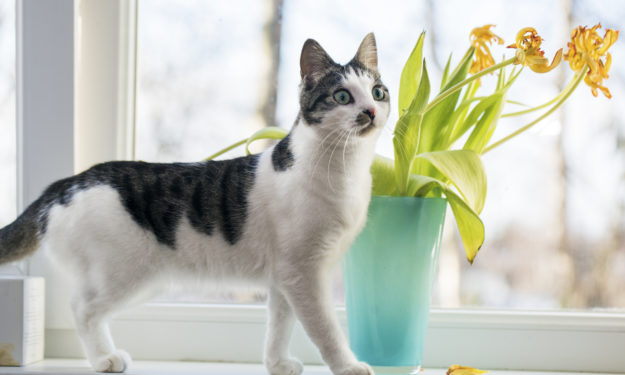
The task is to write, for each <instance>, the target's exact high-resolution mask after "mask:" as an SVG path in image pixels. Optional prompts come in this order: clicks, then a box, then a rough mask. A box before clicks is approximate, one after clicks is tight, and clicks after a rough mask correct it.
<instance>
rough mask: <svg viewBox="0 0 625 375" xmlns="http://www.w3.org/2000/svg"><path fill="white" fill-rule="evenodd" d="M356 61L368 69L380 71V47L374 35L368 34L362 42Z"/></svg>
mask: <svg viewBox="0 0 625 375" xmlns="http://www.w3.org/2000/svg"><path fill="white" fill-rule="evenodd" d="M354 59H355V60H357V61H358V62H360V63H361V64H362V65H364V66H365V68H367V69H371V70H378V47H377V46H376V44H375V36H374V35H373V33H369V34H367V35H366V36H365V38H364V39H363V40H362V43H360V47H358V52H356V56H355V57H354Z"/></svg>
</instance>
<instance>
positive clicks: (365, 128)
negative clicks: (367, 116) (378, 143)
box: [358, 121, 375, 135]
mask: <svg viewBox="0 0 625 375" xmlns="http://www.w3.org/2000/svg"><path fill="white" fill-rule="evenodd" d="M361 126H362V125H361ZM373 129H375V123H374V122H373V121H369V124H367V125H364V126H362V128H361V129H359V130H358V135H367V134H369V132H371V131H372V130H373Z"/></svg>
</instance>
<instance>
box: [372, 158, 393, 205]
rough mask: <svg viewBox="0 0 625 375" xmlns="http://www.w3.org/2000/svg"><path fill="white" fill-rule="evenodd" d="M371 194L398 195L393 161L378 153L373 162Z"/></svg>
mask: <svg viewBox="0 0 625 375" xmlns="http://www.w3.org/2000/svg"><path fill="white" fill-rule="evenodd" d="M371 178H372V185H371V194H373V195H390V196H395V195H397V184H396V183H395V169H394V168H393V161H392V160H391V159H388V158H385V157H384V156H381V155H378V154H376V155H375V157H374V158H373V163H372V164H371Z"/></svg>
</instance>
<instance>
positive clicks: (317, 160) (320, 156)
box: [309, 126, 344, 182]
mask: <svg viewBox="0 0 625 375" xmlns="http://www.w3.org/2000/svg"><path fill="white" fill-rule="evenodd" d="M343 131H344V130H343V129H341V128H340V127H338V126H337V127H336V128H335V129H334V130H332V131H331V132H330V133H328V135H326V136H325V137H324V138H323V140H322V141H321V143H320V146H319V147H320V149H321V152H320V153H319V154H318V155H317V156H316V157H315V164H314V166H313V168H312V170H311V173H310V177H309V182H311V181H312V179H313V177H314V176H315V172H316V171H317V167H318V166H319V163H320V162H321V160H322V159H323V157H324V156H325V154H326V153H327V152H328V150H329V149H330V147H332V145H330V146H329V147H325V141H326V140H327V139H328V138H330V137H331V136H332V135H335V134H337V133H341V132H343Z"/></svg>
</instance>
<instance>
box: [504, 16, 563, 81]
mask: <svg viewBox="0 0 625 375" xmlns="http://www.w3.org/2000/svg"><path fill="white" fill-rule="evenodd" d="M542 41H543V38H541V37H540V35H538V33H537V32H536V29H534V28H533V27H525V28H523V29H521V30H520V31H519V32H518V33H517V35H516V41H515V43H514V44H511V45H509V46H508V48H516V53H515V57H516V60H515V62H514V64H517V65H518V64H521V65H524V66H529V68H530V69H532V70H533V71H534V72H536V73H547V72H548V71H550V70H552V69H553V68H555V67H556V66H558V65H559V64H560V61H561V60H562V49H559V50H558V51H557V52H556V54H555V56H554V57H553V60H552V61H551V64H549V59H548V58H546V57H545V52H544V51H543V50H541V49H540V45H541V44H542Z"/></svg>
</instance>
